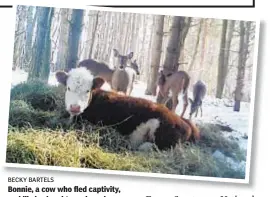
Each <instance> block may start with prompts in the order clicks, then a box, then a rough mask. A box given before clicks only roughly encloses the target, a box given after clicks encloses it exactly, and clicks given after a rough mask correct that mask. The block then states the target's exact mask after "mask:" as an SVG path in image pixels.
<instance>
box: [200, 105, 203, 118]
mask: <svg viewBox="0 0 270 197" xmlns="http://www.w3.org/2000/svg"><path fill="white" fill-rule="evenodd" d="M200 108H201V117H202V114H203V113H202V105H201V106H200Z"/></svg>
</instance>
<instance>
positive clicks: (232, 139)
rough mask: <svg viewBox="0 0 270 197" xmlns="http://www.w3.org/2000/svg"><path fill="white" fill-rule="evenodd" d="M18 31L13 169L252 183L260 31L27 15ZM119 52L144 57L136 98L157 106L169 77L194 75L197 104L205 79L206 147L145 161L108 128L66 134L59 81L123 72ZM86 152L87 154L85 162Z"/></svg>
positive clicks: (20, 17) (134, 18) (182, 21)
mask: <svg viewBox="0 0 270 197" xmlns="http://www.w3.org/2000/svg"><path fill="white" fill-rule="evenodd" d="M15 25H16V27H15V39H14V54H13V64H12V74H13V79H12V80H13V81H12V90H11V96H10V99H11V103H10V114H9V135H8V148H7V162H10V163H31V164H41V165H58V166H72V167H78V166H79V167H90V168H98V169H112V168H113V169H117V170H131V171H146V172H159V173H168V174H185V175H198V176H213V177H226V178H244V177H245V173H246V172H245V165H246V159H247V157H246V154H247V143H248V140H247V139H248V127H249V121H250V120H249V113H250V112H249V110H250V107H251V106H250V102H251V100H252V99H253V98H252V95H251V89H252V80H254V79H253V77H254V76H253V75H252V73H253V56H254V45H255V29H256V23H255V22H253V21H237V20H226V19H223V20H222V19H214V18H195V17H184V16H167V15H166V16H165V15H153V14H139V13H128V12H108V11H100V10H80V9H65V8H52V7H35V6H17V12H16V24H15ZM114 49H117V50H118V51H119V52H120V53H121V54H123V55H128V54H129V53H131V52H133V54H134V55H133V57H132V60H133V62H136V64H137V66H138V72H139V74H137V75H136V81H135V84H134V89H133V91H132V93H131V96H134V97H143V98H147V99H149V100H152V101H153V102H155V101H156V96H157V90H158V87H157V81H158V79H159V74H160V71H161V70H162V71H164V72H167V73H175V72H177V71H185V72H187V73H188V75H189V77H190V85H189V87H188V92H189V97H190V98H192V96H193V93H192V91H193V85H194V84H195V83H196V82H197V81H198V80H201V81H203V82H204V83H205V84H206V87H207V93H206V97H205V99H204V100H203V101H202V103H203V104H202V107H203V112H204V113H203V115H202V116H201V117H200V113H199V116H198V117H196V118H195V120H194V121H196V124H198V127H199V128H200V130H201V134H202V140H201V142H199V144H196V145H188V146H187V147H186V146H183V147H180V148H179V150H175V151H167V152H166V151H165V152H158V153H157V152H151V153H143V154H141V153H127V150H126V149H125V148H123V147H124V146H125V144H126V141H125V140H124V139H122V138H121V136H116V134H115V133H114V132H111V131H108V129H104V128H96V127H94V126H92V127H91V129H90V130H92V131H93V130H98V131H97V132H92V133H90V134H85V133H84V132H79V131H78V129H73V128H68V130H70V132H68V133H67V134H65V135H61V134H59V133H62V132H63V131H62V128H60V127H59V124H60V123H61V124H62V122H63V120H62V117H59V116H60V115H59V111H61V114H62V113H64V112H62V111H63V109H62V110H61V106H62V105H63V103H61V102H63V101H62V100H61V99H63V98H62V96H61V94H63V89H61V86H58V82H57V81H56V79H55V72H56V71H58V70H65V69H72V68H75V67H77V65H78V64H79V62H80V61H82V60H85V59H94V60H96V61H100V62H106V63H107V64H108V65H109V66H110V67H111V69H114V67H113V65H114V63H115V62H114V61H115V59H114ZM108 87H109V86H108ZM179 98H180V99H179V101H180V102H179V104H178V106H177V109H176V113H177V114H178V115H180V109H182V103H181V102H182V100H181V99H182V97H181V95H179ZM60 101H61V102H60ZM187 111H188V112H189V108H188V109H187ZM61 121H62V122H61ZM84 129H87V128H84ZM88 129H89V128H88ZM99 130H104V131H103V133H105V134H104V135H103V136H101V134H100V131H99ZM22 131H23V132H22ZM75 131H76V132H75ZM65 132H66V131H65ZM112 133H114V134H112ZM44 139H46V142H45V141H44ZM47 142H49V143H48V144H46V143H47ZM35 144H38V148H33V147H34V146H36V145H35ZM64 144H66V145H64ZM85 144H88V145H87V146H86V145H85ZM89 144H91V146H90V145H89ZM20 146H22V147H20ZM80 146H85V148H84V149H83V150H82V151H81V152H80V153H78V152H76V150H77V151H78V149H79V147H80ZM69 147H73V149H74V150H73V151H72V150H70V148H69ZM17 151H19V152H17ZM61 152H62V153H63V156H62V157H61V159H57V156H58V155H59V154H60V153H61ZM15 155H16V156H15ZM18 155H20V156H18ZM42 155H45V156H42ZM184 158H185V159H184ZM82 160H83V161H82ZM112 163H116V165H112Z"/></svg>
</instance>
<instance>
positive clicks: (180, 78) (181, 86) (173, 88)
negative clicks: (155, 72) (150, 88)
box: [156, 70, 190, 117]
mask: <svg viewBox="0 0 270 197" xmlns="http://www.w3.org/2000/svg"><path fill="white" fill-rule="evenodd" d="M189 83H190V77H189V75H188V73H187V72H185V71H177V72H174V73H168V74H165V73H164V71H163V70H161V71H160V73H159V78H158V81H157V86H158V88H159V91H158V96H157V99H156V102H157V103H162V104H165V105H166V106H167V107H168V108H169V109H170V110H171V111H172V112H174V113H175V110H176V107H177V105H178V102H179V101H178V95H179V94H180V92H182V94H183V101H184V102H183V110H182V113H181V115H180V117H183V116H184V115H185V112H186V109H187V106H188V87H189ZM169 93H171V97H170V96H169ZM170 105H171V106H170Z"/></svg>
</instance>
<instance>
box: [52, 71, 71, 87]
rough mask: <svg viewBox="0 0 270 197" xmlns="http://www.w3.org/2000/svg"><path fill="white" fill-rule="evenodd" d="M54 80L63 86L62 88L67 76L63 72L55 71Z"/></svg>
mask: <svg viewBox="0 0 270 197" xmlns="http://www.w3.org/2000/svg"><path fill="white" fill-rule="evenodd" d="M55 76H56V79H57V81H58V82H59V83H61V84H63V85H64V86H66V85H67V78H68V74H67V73H66V72H64V71H57V72H56V74H55Z"/></svg>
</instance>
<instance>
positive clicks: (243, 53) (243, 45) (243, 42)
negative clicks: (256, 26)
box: [233, 21, 251, 112]
mask: <svg viewBox="0 0 270 197" xmlns="http://www.w3.org/2000/svg"><path fill="white" fill-rule="evenodd" d="M244 23H245V22H244V21H240V42H239V58H238V69H237V81H236V87H235V92H234V93H235V103H234V108H233V110H234V111H237V112H239V111H240V103H241V100H242V97H243V92H242V91H243V88H244V78H245V67H246V62H247V56H248V52H249V49H248V46H249V36H250V32H249V31H250V26H251V22H246V28H245V24H244Z"/></svg>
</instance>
